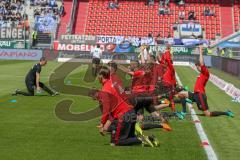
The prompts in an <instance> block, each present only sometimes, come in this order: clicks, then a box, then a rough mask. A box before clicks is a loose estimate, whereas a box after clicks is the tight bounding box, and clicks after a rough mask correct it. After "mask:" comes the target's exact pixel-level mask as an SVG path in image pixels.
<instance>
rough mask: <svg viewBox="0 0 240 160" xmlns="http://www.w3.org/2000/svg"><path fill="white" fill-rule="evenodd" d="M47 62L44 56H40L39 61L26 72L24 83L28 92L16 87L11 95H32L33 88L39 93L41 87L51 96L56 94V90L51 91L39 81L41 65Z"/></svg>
mask: <svg viewBox="0 0 240 160" xmlns="http://www.w3.org/2000/svg"><path fill="white" fill-rule="evenodd" d="M46 64H47V60H46V58H45V57H42V58H41V59H40V62H39V63H37V64H35V65H34V66H33V67H32V69H30V71H29V72H28V74H27V76H26V78H25V84H26V86H27V90H28V92H22V91H20V89H16V91H15V92H14V93H13V94H12V95H18V94H21V95H24V96H34V89H35V88H36V89H37V92H38V93H40V92H41V90H42V89H43V90H44V91H46V92H47V93H49V94H50V95H51V96H55V95H58V93H57V92H53V91H52V90H51V89H49V88H48V87H47V86H46V85H45V84H43V83H42V82H40V72H41V70H42V66H45V65H46Z"/></svg>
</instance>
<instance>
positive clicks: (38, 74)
mask: <svg viewBox="0 0 240 160" xmlns="http://www.w3.org/2000/svg"><path fill="white" fill-rule="evenodd" d="M39 82H40V73H38V72H36V87H37V90H41V88H40V86H39Z"/></svg>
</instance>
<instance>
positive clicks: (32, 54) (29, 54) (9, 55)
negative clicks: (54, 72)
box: [0, 49, 42, 60]
mask: <svg viewBox="0 0 240 160" xmlns="http://www.w3.org/2000/svg"><path fill="white" fill-rule="evenodd" d="M41 57H42V51H41V50H28V49H0V59H7V60H39V59H40V58H41Z"/></svg>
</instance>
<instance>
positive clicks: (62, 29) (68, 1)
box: [56, 0, 72, 38]
mask: <svg viewBox="0 0 240 160" xmlns="http://www.w3.org/2000/svg"><path fill="white" fill-rule="evenodd" d="M63 5H64V8H65V14H64V15H62V16H61V20H60V22H59V26H58V30H57V35H56V37H57V38H58V37H59V36H60V34H65V33H67V25H68V23H69V21H70V15H71V9H72V0H63Z"/></svg>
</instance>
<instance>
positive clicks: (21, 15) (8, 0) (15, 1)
mask: <svg viewBox="0 0 240 160" xmlns="http://www.w3.org/2000/svg"><path fill="white" fill-rule="evenodd" d="M27 19H28V16H27V14H26V13H25V12H24V0H0V27H23V26H24V25H26V20H27Z"/></svg>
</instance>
